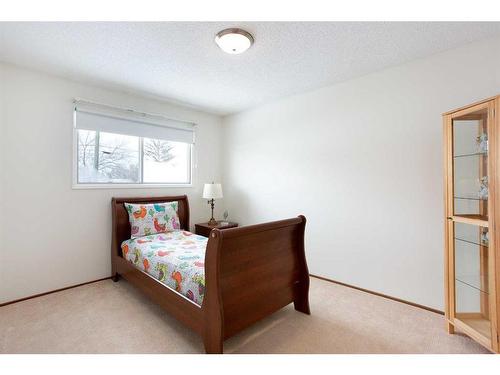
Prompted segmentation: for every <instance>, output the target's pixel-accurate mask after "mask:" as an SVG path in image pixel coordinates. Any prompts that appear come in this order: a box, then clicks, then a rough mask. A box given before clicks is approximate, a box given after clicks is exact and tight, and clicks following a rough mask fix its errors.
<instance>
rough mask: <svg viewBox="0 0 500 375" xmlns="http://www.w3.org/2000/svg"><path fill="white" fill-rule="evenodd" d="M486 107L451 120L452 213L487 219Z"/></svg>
mask: <svg viewBox="0 0 500 375" xmlns="http://www.w3.org/2000/svg"><path fill="white" fill-rule="evenodd" d="M487 116H488V114H487V110H482V111H478V112H475V113H472V114H467V115H464V116H462V117H458V118H455V119H453V124H452V132H453V209H454V210H453V213H454V215H462V216H472V217H478V218H482V219H484V220H488V125H487V124H488V121H487V120H488V119H487Z"/></svg>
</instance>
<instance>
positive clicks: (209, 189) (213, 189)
mask: <svg viewBox="0 0 500 375" xmlns="http://www.w3.org/2000/svg"><path fill="white" fill-rule="evenodd" d="M203 198H205V199H208V204H210V205H211V206H212V218H211V219H210V220H209V221H208V225H214V226H215V225H217V220H215V219H214V200H215V199H220V198H222V186H221V184H215V183H213V182H212V183H211V184H205V186H204V187H203Z"/></svg>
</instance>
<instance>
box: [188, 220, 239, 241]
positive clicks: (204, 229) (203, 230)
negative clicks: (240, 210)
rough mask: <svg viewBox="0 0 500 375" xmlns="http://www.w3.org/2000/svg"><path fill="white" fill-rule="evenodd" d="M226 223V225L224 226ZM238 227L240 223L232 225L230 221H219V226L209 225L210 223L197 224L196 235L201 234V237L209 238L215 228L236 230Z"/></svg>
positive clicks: (195, 226)
mask: <svg viewBox="0 0 500 375" xmlns="http://www.w3.org/2000/svg"><path fill="white" fill-rule="evenodd" d="M222 223H224V224H222ZM237 226H238V223H232V222H230V221H218V222H217V225H208V223H199V224H195V225H194V228H195V233H196V234H199V235H200V236H204V237H208V235H209V234H210V231H211V230H212V229H214V228H217V229H229V228H236V227H237Z"/></svg>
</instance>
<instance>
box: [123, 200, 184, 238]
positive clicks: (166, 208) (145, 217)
mask: <svg viewBox="0 0 500 375" xmlns="http://www.w3.org/2000/svg"><path fill="white" fill-rule="evenodd" d="M124 205H125V209H126V210H127V212H128V219H129V222H130V238H137V237H141V236H148V235H150V234H155V233H163V232H171V231H173V230H177V229H180V228H181V225H180V222H179V215H178V214H177V210H178V207H179V202H177V201H175V202H164V203H151V204H134V203H127V202H125V203H124Z"/></svg>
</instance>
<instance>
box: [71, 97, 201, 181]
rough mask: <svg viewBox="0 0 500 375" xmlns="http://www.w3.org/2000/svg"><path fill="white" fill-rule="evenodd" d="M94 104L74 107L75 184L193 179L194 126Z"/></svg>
mask: <svg viewBox="0 0 500 375" xmlns="http://www.w3.org/2000/svg"><path fill="white" fill-rule="evenodd" d="M84 108H85V110H84ZM92 110H93V111H88V110H87V106H85V107H83V106H82V105H81V104H80V105H78V104H77V107H76V109H75V137H76V147H75V148H76V150H75V159H76V163H75V164H76V165H75V169H76V171H75V172H76V173H75V174H76V176H75V181H74V182H75V185H78V186H82V187H85V186H90V185H98V186H103V185H108V184H109V185H115V186H116V184H120V185H125V186H130V185H187V184H191V148H192V144H193V139H194V130H193V128H192V126H186V125H185V124H184V123H181V125H183V126H182V127H178V126H177V127H173V126H172V122H173V121H170V120H168V123H167V124H166V125H162V124H158V123H157V122H155V123H151V121H150V120H149V121H148V122H146V121H145V120H144V118H143V117H140V118H139V119H138V118H136V117H132V116H131V115H130V114H129V113H126V114H125V115H126V117H124V116H123V115H122V114H121V113H120V117H117V116H118V114H117V113H112V114H113V115H112V116H111V115H109V114H108V113H102V110H101V109H100V112H97V113H96V111H97V109H96V108H92ZM138 120H140V121H138ZM175 125H178V124H175Z"/></svg>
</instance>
